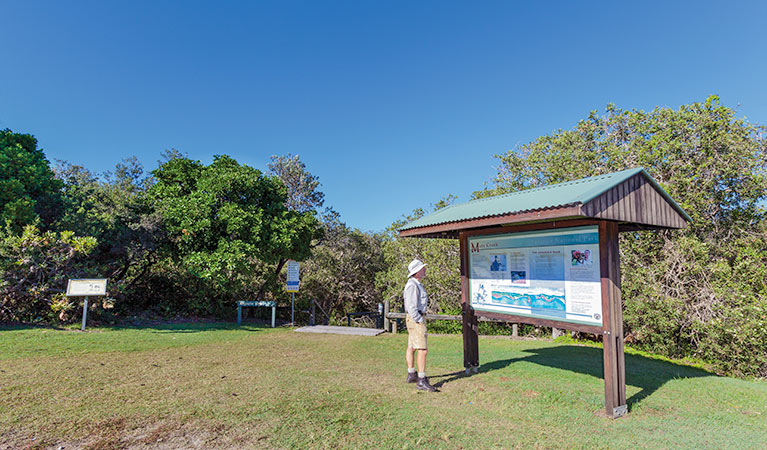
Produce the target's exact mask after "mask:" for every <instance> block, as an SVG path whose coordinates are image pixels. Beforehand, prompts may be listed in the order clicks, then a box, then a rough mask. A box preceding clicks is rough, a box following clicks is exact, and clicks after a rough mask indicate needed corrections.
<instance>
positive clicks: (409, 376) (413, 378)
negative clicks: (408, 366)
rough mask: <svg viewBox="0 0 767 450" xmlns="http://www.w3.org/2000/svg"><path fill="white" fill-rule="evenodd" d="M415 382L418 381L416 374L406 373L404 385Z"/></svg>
mask: <svg viewBox="0 0 767 450" xmlns="http://www.w3.org/2000/svg"><path fill="white" fill-rule="evenodd" d="M416 381H418V374H417V373H416V372H408V373H407V380H405V383H415V382H416Z"/></svg>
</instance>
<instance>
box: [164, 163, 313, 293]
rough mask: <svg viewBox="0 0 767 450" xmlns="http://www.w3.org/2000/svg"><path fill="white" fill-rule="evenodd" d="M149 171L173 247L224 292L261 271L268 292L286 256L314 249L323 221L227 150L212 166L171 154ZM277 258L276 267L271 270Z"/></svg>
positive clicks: (245, 286) (246, 284) (248, 285)
mask: <svg viewBox="0 0 767 450" xmlns="http://www.w3.org/2000/svg"><path fill="white" fill-rule="evenodd" d="M152 173H153V175H154V177H155V180H156V183H155V184H154V185H153V186H152V187H151V188H150V190H149V192H150V198H151V199H152V201H153V203H154V204H155V205H156V207H157V210H158V211H159V213H160V214H161V215H162V217H163V220H164V224H165V228H166V230H167V232H168V233H169V236H170V241H169V242H170V244H169V248H168V250H169V251H170V252H171V253H172V254H174V255H177V256H178V257H179V258H181V259H182V261H183V263H184V264H185V266H186V267H187V268H188V270H190V271H191V273H192V274H193V275H194V276H195V277H196V278H198V279H201V280H206V281H209V282H210V283H212V286H214V288H216V289H218V291H219V292H221V291H227V292H229V293H235V295H236V294H243V293H244V292H246V291H247V292H252V286H253V283H252V282H253V280H254V279H257V280H258V283H259V284H260V287H259V288H258V290H257V292H258V294H257V295H258V297H263V296H264V295H265V294H266V292H268V291H270V290H273V289H275V288H276V279H277V274H278V273H279V269H281V267H282V266H281V265H282V264H284V261H286V260H287V259H288V258H292V259H296V260H303V259H305V258H307V257H308V256H309V254H310V245H311V242H312V240H313V239H314V238H315V237H316V235H317V232H318V221H317V219H316V217H315V215H314V213H313V212H304V213H302V212H299V211H291V210H289V209H287V208H286V207H285V201H286V189H285V186H284V184H283V183H282V182H281V181H280V180H279V179H278V178H276V177H269V176H265V175H264V174H262V173H261V171H259V170H257V169H254V168H251V167H248V166H245V165H240V164H239V163H237V161H235V160H234V159H232V158H231V157H229V156H226V155H223V156H216V157H215V158H214V161H213V163H212V164H211V165H209V166H204V165H203V164H201V163H200V162H199V161H193V160H190V159H188V158H183V157H174V158H172V159H170V160H169V161H167V162H166V163H165V164H163V165H162V166H161V167H160V168H158V169H157V170H155V171H154V172H152ZM275 265H276V266H277V267H278V269H277V270H276V273H275V272H274V271H271V270H269V268H270V267H275Z"/></svg>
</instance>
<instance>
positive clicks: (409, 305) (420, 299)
mask: <svg viewBox="0 0 767 450" xmlns="http://www.w3.org/2000/svg"><path fill="white" fill-rule="evenodd" d="M402 295H403V297H404V298H405V311H406V312H407V313H408V314H410V317H412V318H413V320H414V321H416V323H421V322H423V321H424V320H425V319H424V317H423V314H426V307H427V306H428V304H429V297H428V296H427V295H426V289H424V288H423V285H422V284H421V282H420V281H418V280H417V279H415V278H413V277H410V278H409V279H408V280H407V283H406V284H405V290H404V292H403V293H402Z"/></svg>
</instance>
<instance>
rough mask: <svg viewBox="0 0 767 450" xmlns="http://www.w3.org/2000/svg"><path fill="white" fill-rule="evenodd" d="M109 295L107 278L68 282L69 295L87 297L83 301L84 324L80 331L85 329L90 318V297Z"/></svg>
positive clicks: (67, 294)
mask: <svg viewBox="0 0 767 450" xmlns="http://www.w3.org/2000/svg"><path fill="white" fill-rule="evenodd" d="M104 295H107V279H106V278H89V279H74V280H69V282H68V283H67V293H66V296H67V297H85V299H84V301H83V324H82V326H81V327H80V331H85V322H86V321H87V320H88V297H96V296H104Z"/></svg>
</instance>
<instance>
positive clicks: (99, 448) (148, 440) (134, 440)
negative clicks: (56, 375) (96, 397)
mask: <svg viewBox="0 0 767 450" xmlns="http://www.w3.org/2000/svg"><path fill="white" fill-rule="evenodd" d="M103 425H104V427H103V428H102V427H96V428H95V429H96V430H97V431H96V432H95V433H93V434H91V435H89V436H87V437H84V438H82V439H73V440H66V439H62V440H57V439H52V438H50V437H46V436H34V435H30V434H26V433H21V432H13V431H7V432H4V433H3V434H1V435H0V450H11V449H14V450H16V449H30V450H32V449H35V450H42V449H45V450H175V449H180V448H183V449H210V448H216V449H222V450H239V449H251V448H271V447H273V446H272V445H269V436H267V435H265V434H264V433H262V432H260V431H261V430H258V429H257V428H258V427H250V426H247V425H244V426H240V427H237V428H228V427H226V426H224V425H221V424H211V425H207V426H205V425H201V424H199V423H181V422H177V421H165V422H159V423H154V424H151V425H144V426H139V427H134V428H129V427H127V426H126V425H125V422H124V421H119V420H118V421H112V422H104V423H103Z"/></svg>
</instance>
